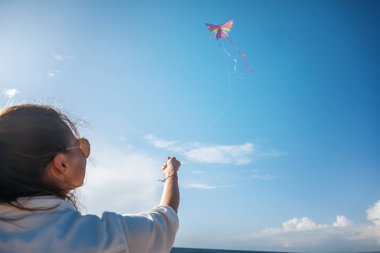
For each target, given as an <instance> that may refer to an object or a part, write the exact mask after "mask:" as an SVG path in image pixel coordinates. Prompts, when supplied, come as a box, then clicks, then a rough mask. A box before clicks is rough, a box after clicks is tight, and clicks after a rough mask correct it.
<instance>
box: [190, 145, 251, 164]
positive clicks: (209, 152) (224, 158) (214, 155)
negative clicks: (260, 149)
mask: <svg viewBox="0 0 380 253" xmlns="http://www.w3.org/2000/svg"><path fill="white" fill-rule="evenodd" d="M253 151H254V149H253V144H251V143H245V144H242V145H213V146H204V147H199V148H195V149H192V150H189V151H187V152H185V155H186V157H187V158H188V159H189V160H191V161H193V162H198V163H208V164H248V163H250V162H251V159H250V158H249V155H251V154H252V153H253Z"/></svg>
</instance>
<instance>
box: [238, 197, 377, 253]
mask: <svg viewBox="0 0 380 253" xmlns="http://www.w3.org/2000/svg"><path fill="white" fill-rule="evenodd" d="M379 218H380V200H379V201H378V202H376V203H375V204H374V205H373V206H372V207H370V208H369V209H368V210H367V219H368V220H369V221H371V223H372V224H370V225H368V224H367V225H365V224H354V223H353V222H352V221H350V220H349V219H348V218H346V217H345V216H343V215H337V216H336V220H335V221H334V222H333V223H332V224H331V225H326V224H318V223H316V222H314V221H313V220H312V219H310V218H308V217H303V218H292V219H289V220H287V221H285V222H283V223H282V226H281V227H278V228H268V229H264V230H262V231H261V232H259V233H255V234H251V235H240V236H236V237H235V242H238V243H239V244H240V245H245V246H246V247H252V243H250V242H255V243H256V244H257V245H261V247H263V249H268V250H279V251H281V250H282V251H283V250H289V249H291V250H292V251H310V249H313V251H315V252H327V251H329V252H331V251H342V252H355V251H373V250H376V249H378V248H379V246H380V223H379Z"/></svg>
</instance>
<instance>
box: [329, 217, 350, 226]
mask: <svg viewBox="0 0 380 253" xmlns="http://www.w3.org/2000/svg"><path fill="white" fill-rule="evenodd" d="M350 224H351V221H349V220H348V219H347V218H346V217H344V216H343V215H337V216H336V221H335V222H334V223H333V226H334V227H347V226H349V225H350Z"/></svg>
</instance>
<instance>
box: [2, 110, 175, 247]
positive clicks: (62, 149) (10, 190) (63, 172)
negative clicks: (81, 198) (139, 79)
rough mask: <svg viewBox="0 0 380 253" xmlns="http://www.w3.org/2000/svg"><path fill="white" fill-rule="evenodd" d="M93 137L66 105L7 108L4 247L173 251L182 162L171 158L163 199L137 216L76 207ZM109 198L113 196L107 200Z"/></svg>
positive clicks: (4, 122) (4, 113) (4, 125)
mask: <svg viewBox="0 0 380 253" xmlns="http://www.w3.org/2000/svg"><path fill="white" fill-rule="evenodd" d="M89 155H90V144H89V142H88V140H86V139H85V138H80V136H79V134H78V132H77V130H76V128H75V126H74V124H73V123H72V122H71V121H70V120H69V119H68V118H67V117H66V116H65V115H64V114H62V113H61V112H59V111H58V110H56V109H54V108H52V107H49V106H42V105H33V104H24V105H16V106H12V107H9V108H6V109H4V110H1V111H0V252H2V253H5V252H7V253H8V252H12V253H13V252H14V253H16V252H23V253H25V252H54V253H60V252H62V253H63V252H65V253H66V252H107V253H111V252H128V253H153V252H154V253H167V252H170V249H171V247H172V245H173V243H174V238H175V234H176V232H177V230H178V217H177V210H178V205H179V190H178V177H177V171H178V169H179V167H180V166H181V163H180V162H179V161H177V160H176V158H175V157H168V159H167V161H166V162H165V163H164V165H163V166H162V169H163V172H164V173H165V178H166V180H165V185H164V190H163V193H162V198H161V202H160V205H159V206H158V207H155V208H153V209H151V210H149V211H147V212H144V213H139V214H136V215H120V214H116V213H112V212H104V213H103V215H102V217H101V218H99V217H98V216H95V215H83V214H81V213H80V212H79V211H78V210H77V208H76V198H75V195H74V194H73V190H74V189H75V188H77V187H80V186H81V185H82V184H83V180H84V177H85V172H86V159H87V158H88V156H89ZM99 201H105V200H99Z"/></svg>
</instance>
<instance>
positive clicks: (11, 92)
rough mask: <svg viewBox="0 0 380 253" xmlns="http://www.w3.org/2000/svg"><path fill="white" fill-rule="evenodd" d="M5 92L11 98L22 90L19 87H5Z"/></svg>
mask: <svg viewBox="0 0 380 253" xmlns="http://www.w3.org/2000/svg"><path fill="white" fill-rule="evenodd" d="M3 93H4V95H5V96H7V97H9V98H13V97H14V96H16V95H17V94H18V93H20V91H19V90H18V89H4V90H3Z"/></svg>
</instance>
